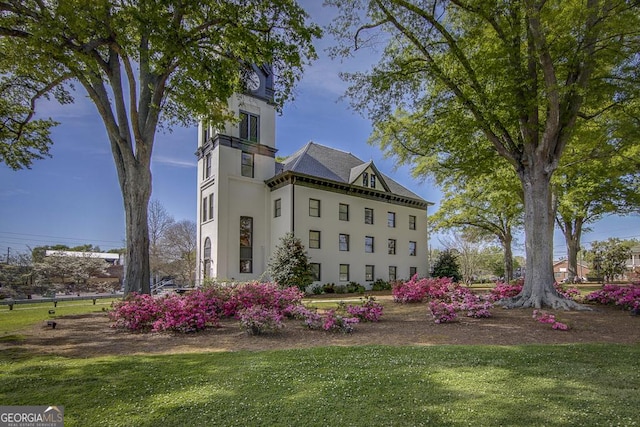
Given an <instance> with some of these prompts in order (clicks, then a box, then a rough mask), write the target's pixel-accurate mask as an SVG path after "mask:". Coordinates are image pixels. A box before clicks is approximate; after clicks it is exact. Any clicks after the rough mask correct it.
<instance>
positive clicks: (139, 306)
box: [109, 293, 160, 331]
mask: <svg viewBox="0 0 640 427" xmlns="http://www.w3.org/2000/svg"><path fill="white" fill-rule="evenodd" d="M158 317H160V307H159V306H158V304H157V303H156V300H155V298H154V297H152V296H151V295H146V294H137V293H132V294H131V295H129V296H128V297H127V298H126V299H124V300H122V301H116V302H114V303H113V305H112V309H111V310H110V311H109V319H110V320H111V321H112V322H113V325H112V326H113V327H114V328H119V329H128V330H130V331H148V330H151V328H152V327H153V323H154V322H155V321H156V320H157V319H158Z"/></svg>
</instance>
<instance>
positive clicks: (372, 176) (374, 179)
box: [371, 174, 376, 188]
mask: <svg viewBox="0 0 640 427" xmlns="http://www.w3.org/2000/svg"><path fill="white" fill-rule="evenodd" d="M371 188H376V176H375V175H374V174H371Z"/></svg>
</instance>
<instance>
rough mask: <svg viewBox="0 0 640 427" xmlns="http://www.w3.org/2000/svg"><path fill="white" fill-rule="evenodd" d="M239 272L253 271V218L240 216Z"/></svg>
mask: <svg viewBox="0 0 640 427" xmlns="http://www.w3.org/2000/svg"><path fill="white" fill-rule="evenodd" d="M240 273H253V218H252V217H250V216H241V217H240Z"/></svg>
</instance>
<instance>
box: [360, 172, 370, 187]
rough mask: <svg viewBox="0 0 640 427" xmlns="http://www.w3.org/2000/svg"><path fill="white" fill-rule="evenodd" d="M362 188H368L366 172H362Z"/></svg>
mask: <svg viewBox="0 0 640 427" xmlns="http://www.w3.org/2000/svg"><path fill="white" fill-rule="evenodd" d="M362 186H363V187H368V186H369V174H368V173H367V172H364V173H363V174H362Z"/></svg>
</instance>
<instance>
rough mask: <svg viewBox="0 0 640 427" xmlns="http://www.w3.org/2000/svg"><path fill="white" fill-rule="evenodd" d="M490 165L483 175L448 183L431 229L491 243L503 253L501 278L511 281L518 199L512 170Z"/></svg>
mask: <svg viewBox="0 0 640 427" xmlns="http://www.w3.org/2000/svg"><path fill="white" fill-rule="evenodd" d="M501 166H502V165H498V164H494V165H493V166H492V167H491V166H490V167H489V168H488V169H486V171H487V173H483V174H478V175H474V176H467V177H459V179H453V180H448V181H447V182H446V183H445V185H444V187H445V191H444V194H443V198H442V200H441V202H440V206H439V207H438V210H437V211H436V212H435V213H434V214H433V215H432V216H431V217H430V223H431V225H432V226H433V227H434V230H445V229H458V230H460V231H461V232H462V233H463V234H464V235H467V236H469V237H470V236H471V235H473V236H475V240H485V241H487V240H489V241H490V240H493V241H497V242H498V243H499V244H500V247H501V248H502V252H503V264H504V266H503V271H504V278H505V280H506V281H507V282H509V281H510V280H511V279H512V278H513V240H514V233H515V232H517V231H519V230H520V229H521V228H522V218H523V216H522V213H523V212H522V211H523V209H522V199H521V195H520V192H519V188H518V186H517V178H516V177H515V176H514V174H513V171H511V170H509V169H507V168H505V167H501Z"/></svg>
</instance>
